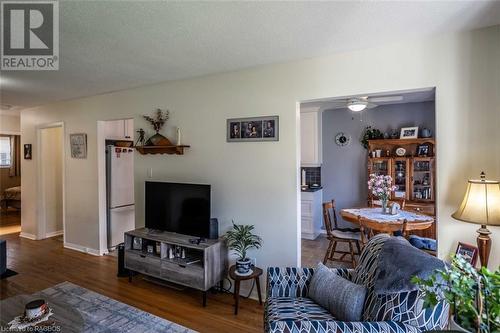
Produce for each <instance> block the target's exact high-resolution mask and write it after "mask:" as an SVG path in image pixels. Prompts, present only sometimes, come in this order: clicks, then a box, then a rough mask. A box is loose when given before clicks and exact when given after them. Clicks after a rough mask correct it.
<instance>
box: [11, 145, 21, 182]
mask: <svg viewBox="0 0 500 333" xmlns="http://www.w3.org/2000/svg"><path fill="white" fill-rule="evenodd" d="M20 175H21V137H20V136H19V135H11V136H10V170H9V176H11V177H16V176H20Z"/></svg>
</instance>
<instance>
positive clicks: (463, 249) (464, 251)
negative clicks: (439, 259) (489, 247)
mask: <svg viewBox="0 0 500 333" xmlns="http://www.w3.org/2000/svg"><path fill="white" fill-rule="evenodd" d="M478 252H479V250H478V248H477V247H475V246H474V245H469V244H465V243H462V242H459V243H458V246H457V251H456V252H455V255H460V256H461V257H462V258H464V259H465V260H466V261H467V262H469V264H471V265H472V267H474V266H476V262H477V254H478Z"/></svg>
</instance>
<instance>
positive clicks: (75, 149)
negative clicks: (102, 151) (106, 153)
mask: <svg viewBox="0 0 500 333" xmlns="http://www.w3.org/2000/svg"><path fill="white" fill-rule="evenodd" d="M69 144H70V147H71V157H72V158H80V159H85V158H87V134H85V133H75V134H70V135H69Z"/></svg>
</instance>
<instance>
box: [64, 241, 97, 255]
mask: <svg viewBox="0 0 500 333" xmlns="http://www.w3.org/2000/svg"><path fill="white" fill-rule="evenodd" d="M64 247H65V248H67V249H70V250H75V251H78V252H83V253H87V254H91V255H93V256H101V253H100V252H99V250H96V249H91V248H88V247H85V246H81V245H78V244H73V243H67V242H64Z"/></svg>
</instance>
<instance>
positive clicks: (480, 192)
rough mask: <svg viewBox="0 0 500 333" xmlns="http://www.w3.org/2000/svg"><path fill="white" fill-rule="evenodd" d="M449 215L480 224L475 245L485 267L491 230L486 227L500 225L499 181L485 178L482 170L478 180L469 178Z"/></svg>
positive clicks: (488, 253) (489, 248)
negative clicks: (458, 200)
mask: <svg viewBox="0 0 500 333" xmlns="http://www.w3.org/2000/svg"><path fill="white" fill-rule="evenodd" d="M451 216H452V217H453V218H455V219H457V220H460V221H464V222H469V223H475V224H480V225H481V228H479V229H478V230H477V232H478V234H479V236H477V247H478V248H479V258H480V259H481V266H484V267H487V266H488V257H489V256H490V250H491V238H490V234H491V231H489V230H488V229H487V228H486V227H487V226H488V225H500V182H498V181H493V180H486V175H485V174H484V172H481V179H480V180H469V181H468V184H467V190H466V191H465V195H464V199H463V201H462V204H461V205H460V207H459V208H458V210H457V211H456V212H455V213H453V214H452V215H451Z"/></svg>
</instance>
